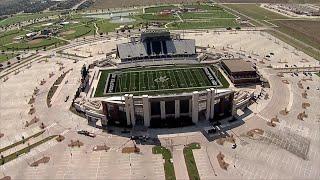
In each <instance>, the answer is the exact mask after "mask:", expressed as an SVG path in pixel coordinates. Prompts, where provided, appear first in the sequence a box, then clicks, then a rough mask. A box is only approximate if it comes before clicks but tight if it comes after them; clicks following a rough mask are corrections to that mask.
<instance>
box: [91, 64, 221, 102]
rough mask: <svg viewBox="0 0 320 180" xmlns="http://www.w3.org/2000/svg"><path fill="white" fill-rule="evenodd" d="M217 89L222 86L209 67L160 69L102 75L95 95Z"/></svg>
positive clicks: (124, 71)
mask: <svg viewBox="0 0 320 180" xmlns="http://www.w3.org/2000/svg"><path fill="white" fill-rule="evenodd" d="M106 76H107V77H106ZM217 86H221V83H220V80H219V78H218V77H217V76H216V73H215V70H214V69H212V68H211V67H210V66H205V67H177V68H165V67H163V68H161V69H156V70H155V69H145V70H142V69H141V70H123V71H115V72H107V73H103V72H102V73H101V76H100V80H99V84H98V87H97V92H96V94H95V95H96V96H101V95H102V94H101V90H102V88H103V92H102V93H103V95H117V94H124V93H133V94H138V95H141V94H167V93H181V92H190V91H194V90H203V89H205V88H208V87H217ZM99 89H100V90H99Z"/></svg>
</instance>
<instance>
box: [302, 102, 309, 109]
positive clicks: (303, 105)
mask: <svg viewBox="0 0 320 180" xmlns="http://www.w3.org/2000/svg"><path fill="white" fill-rule="evenodd" d="M308 107H310V103H306V102H304V103H302V108H303V109H307V108H308Z"/></svg>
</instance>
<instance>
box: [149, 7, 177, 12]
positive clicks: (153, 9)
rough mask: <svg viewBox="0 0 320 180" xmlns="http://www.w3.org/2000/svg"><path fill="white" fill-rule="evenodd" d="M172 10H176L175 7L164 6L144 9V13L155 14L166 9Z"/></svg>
mask: <svg viewBox="0 0 320 180" xmlns="http://www.w3.org/2000/svg"><path fill="white" fill-rule="evenodd" d="M173 8H177V6H175V5H165V6H155V7H148V8H145V13H157V12H160V11H163V10H166V9H173Z"/></svg>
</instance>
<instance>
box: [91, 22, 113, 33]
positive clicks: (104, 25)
mask: <svg viewBox="0 0 320 180" xmlns="http://www.w3.org/2000/svg"><path fill="white" fill-rule="evenodd" d="M96 24H97V27H98V28H99V33H106V32H112V31H114V29H115V28H117V27H119V24H116V23H111V22H109V21H107V20H102V21H97V23H96Z"/></svg>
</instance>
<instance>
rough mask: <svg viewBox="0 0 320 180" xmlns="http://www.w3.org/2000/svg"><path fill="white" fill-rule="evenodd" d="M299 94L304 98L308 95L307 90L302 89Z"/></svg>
mask: <svg viewBox="0 0 320 180" xmlns="http://www.w3.org/2000/svg"><path fill="white" fill-rule="evenodd" d="M301 96H302V97H303V98H304V99H307V97H308V93H307V91H304V92H303V93H302V94H301Z"/></svg>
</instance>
